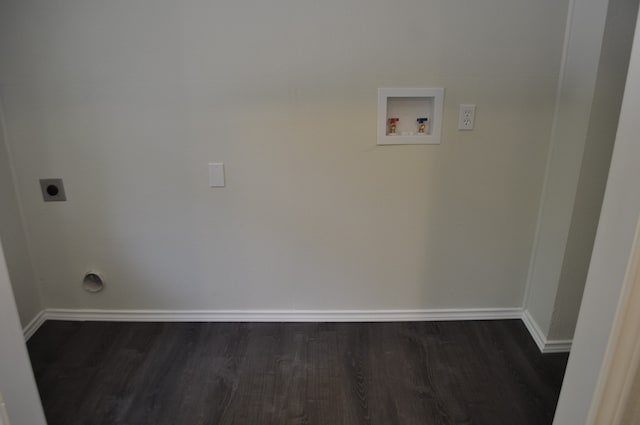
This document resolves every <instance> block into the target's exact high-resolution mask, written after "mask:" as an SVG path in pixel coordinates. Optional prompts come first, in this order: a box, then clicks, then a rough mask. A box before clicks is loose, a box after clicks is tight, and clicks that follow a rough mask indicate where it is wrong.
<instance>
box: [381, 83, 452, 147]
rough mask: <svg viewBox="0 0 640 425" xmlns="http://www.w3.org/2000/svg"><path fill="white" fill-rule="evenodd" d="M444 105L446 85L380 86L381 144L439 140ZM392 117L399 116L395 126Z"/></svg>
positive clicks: (435, 141)
mask: <svg viewBox="0 0 640 425" xmlns="http://www.w3.org/2000/svg"><path fill="white" fill-rule="evenodd" d="M443 107H444V89H443V88H381V89H378V145H436V144H439V143H440V136H441V134H442V111H443ZM424 118H426V121H425V120H423V123H422V124H424V128H423V129H422V131H421V129H420V124H421V123H420V122H418V120H419V119H424ZM391 119H397V120H398V121H397V122H394V123H393V124H395V129H394V128H392V124H390V122H389V120H391ZM394 130H395V132H394Z"/></svg>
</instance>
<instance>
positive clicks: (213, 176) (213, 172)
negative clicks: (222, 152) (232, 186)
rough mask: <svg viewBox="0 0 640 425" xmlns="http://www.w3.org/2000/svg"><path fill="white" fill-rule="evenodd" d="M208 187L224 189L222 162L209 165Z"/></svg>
mask: <svg viewBox="0 0 640 425" xmlns="http://www.w3.org/2000/svg"><path fill="white" fill-rule="evenodd" d="M209 187H224V164H223V163H222V162H210V163H209Z"/></svg>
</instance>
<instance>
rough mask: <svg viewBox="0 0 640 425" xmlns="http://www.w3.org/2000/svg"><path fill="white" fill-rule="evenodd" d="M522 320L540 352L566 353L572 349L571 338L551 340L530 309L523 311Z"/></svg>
mask: <svg viewBox="0 0 640 425" xmlns="http://www.w3.org/2000/svg"><path fill="white" fill-rule="evenodd" d="M522 322H523V323H524V325H525V326H526V327H527V329H528V330H529V333H530V334H531V337H532V338H533V340H534V341H535V343H536V345H537V346H538V348H539V349H540V352H542V353H544V354H547V353H566V352H569V351H571V342H572V341H571V340H570V339H564V340H549V339H547V336H546V335H545V334H544V332H542V329H540V326H539V325H538V323H537V322H536V321H535V319H534V318H533V317H532V316H531V314H530V313H529V310H523V311H522Z"/></svg>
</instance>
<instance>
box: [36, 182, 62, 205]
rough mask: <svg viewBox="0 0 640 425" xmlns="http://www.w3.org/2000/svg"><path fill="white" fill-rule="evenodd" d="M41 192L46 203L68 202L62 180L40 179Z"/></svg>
mask: <svg viewBox="0 0 640 425" xmlns="http://www.w3.org/2000/svg"><path fill="white" fill-rule="evenodd" d="M40 190H41V191H42V199H43V200H44V202H64V201H66V200H67V194H66V193H65V191H64V183H63V182H62V179H40Z"/></svg>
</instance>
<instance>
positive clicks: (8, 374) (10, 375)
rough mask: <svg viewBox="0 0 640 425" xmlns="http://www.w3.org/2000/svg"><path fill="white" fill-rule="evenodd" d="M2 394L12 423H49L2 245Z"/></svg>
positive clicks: (0, 370)
mask: <svg viewBox="0 0 640 425" xmlns="http://www.w3.org/2000/svg"><path fill="white" fill-rule="evenodd" d="M0 341H1V343H0V393H1V394H2V398H3V399H4V401H5V404H6V407H7V412H8V414H9V419H10V420H11V424H12V425H46V422H45V419H44V414H43V412H42V405H41V404H40V397H39V395H38V390H37V388H36V383H35V381H34V379H33V372H32V371H31V365H30V363H29V357H28V355H27V350H26V347H25V345H24V337H23V335H22V329H21V326H20V320H19V318H18V312H17V310H16V304H15V301H14V297H13V292H12V291H11V284H10V282H9V274H8V272H7V264H6V263H5V261H4V255H3V251H2V244H0Z"/></svg>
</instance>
